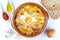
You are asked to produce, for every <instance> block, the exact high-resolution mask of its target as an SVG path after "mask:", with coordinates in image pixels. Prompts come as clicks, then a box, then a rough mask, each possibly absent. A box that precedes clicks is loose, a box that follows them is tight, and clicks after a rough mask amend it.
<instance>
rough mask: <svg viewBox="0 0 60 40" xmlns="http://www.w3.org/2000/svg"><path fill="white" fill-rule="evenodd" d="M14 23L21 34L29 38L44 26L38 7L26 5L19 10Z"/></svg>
mask: <svg viewBox="0 0 60 40" xmlns="http://www.w3.org/2000/svg"><path fill="white" fill-rule="evenodd" d="M15 21H16V26H17V28H18V30H19V31H20V32H21V33H23V34H25V35H29V36H31V35H35V34H36V33H38V32H40V31H41V30H40V29H41V28H42V27H43V24H44V16H43V13H42V11H41V10H40V9H39V8H38V7H36V6H32V5H26V6H24V7H22V8H21V9H19V11H18V12H17V14H16V19H15Z"/></svg>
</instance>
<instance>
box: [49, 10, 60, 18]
mask: <svg viewBox="0 0 60 40" xmlns="http://www.w3.org/2000/svg"><path fill="white" fill-rule="evenodd" d="M48 12H49V14H50V16H51V18H53V19H58V18H59V17H60V10H48Z"/></svg>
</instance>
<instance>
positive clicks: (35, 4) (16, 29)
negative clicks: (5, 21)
mask: <svg viewBox="0 0 60 40" xmlns="http://www.w3.org/2000/svg"><path fill="white" fill-rule="evenodd" d="M26 5H34V6H37V7H38V8H40V9H41V11H42V12H43V14H44V16H45V20H44V24H43V28H42V29H41V31H40V32H39V33H38V34H36V35H32V36H27V35H25V34H23V33H21V32H20V31H19V30H18V28H16V25H15V23H14V22H15V20H14V19H15V17H16V13H17V12H18V10H19V9H20V8H22V7H23V6H26ZM48 19H49V15H48V12H47V11H46V10H45V9H44V8H43V7H42V6H41V5H39V4H37V3H34V2H26V3H23V4H21V5H19V6H18V7H17V9H16V10H15V11H14V14H13V16H12V22H11V24H12V28H13V29H14V30H15V31H16V32H17V33H18V34H20V35H21V36H24V37H29V38H31V37H35V36H37V35H39V34H41V33H42V32H43V31H44V29H45V27H46V25H47V22H48Z"/></svg>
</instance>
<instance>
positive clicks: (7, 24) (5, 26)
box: [0, 0, 60, 40]
mask: <svg viewBox="0 0 60 40" xmlns="http://www.w3.org/2000/svg"><path fill="white" fill-rule="evenodd" d="M10 1H12V2H13V4H14V7H15V9H16V8H17V7H18V6H19V5H20V4H22V3H24V2H35V3H38V4H40V5H41V0H10ZM7 2H8V0H0V3H1V4H2V5H3V7H4V10H5V11H6V5H7ZM41 6H42V5H41ZM10 17H11V18H12V16H10ZM52 28H53V29H55V30H56V33H55V36H54V37H53V38H48V37H47V35H46V30H47V29H52ZM9 29H12V30H13V31H14V33H15V30H14V29H13V28H12V26H11V20H10V21H4V20H3V18H2V8H1V7H0V40H60V18H59V19H57V20H53V19H51V17H50V16H49V21H48V24H47V26H46V29H45V30H44V31H43V33H42V34H40V35H39V36H36V37H34V38H26V37H22V36H20V37H18V36H16V33H15V34H14V35H12V36H11V37H10V38H5V33H6V31H8V30H9Z"/></svg>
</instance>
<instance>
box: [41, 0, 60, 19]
mask: <svg viewBox="0 0 60 40" xmlns="http://www.w3.org/2000/svg"><path fill="white" fill-rule="evenodd" d="M41 3H42V5H43V6H44V7H46V9H47V11H48V12H49V14H50V16H51V18H53V19H58V18H59V17H60V0H41Z"/></svg>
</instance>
